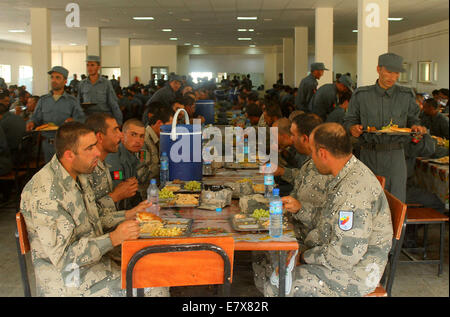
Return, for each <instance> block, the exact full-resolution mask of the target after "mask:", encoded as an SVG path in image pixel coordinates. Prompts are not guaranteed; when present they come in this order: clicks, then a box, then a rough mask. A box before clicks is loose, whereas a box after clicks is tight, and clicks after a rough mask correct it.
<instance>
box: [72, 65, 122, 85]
mask: <svg viewBox="0 0 450 317" xmlns="http://www.w3.org/2000/svg"><path fill="white" fill-rule="evenodd" d="M101 70H102V75H105V76H108V79H109V80H111V79H113V75H114V77H115V78H116V79H117V78H119V77H120V67H102V68H101ZM77 77H78V76H77ZM78 80H80V78H78ZM67 82H69V81H67Z"/></svg>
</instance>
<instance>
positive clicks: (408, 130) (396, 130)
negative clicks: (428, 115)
mask: <svg viewBox="0 0 450 317" xmlns="http://www.w3.org/2000/svg"><path fill="white" fill-rule="evenodd" d="M390 131H392V132H406V133H411V129H410V128H399V127H391V128H390Z"/></svg>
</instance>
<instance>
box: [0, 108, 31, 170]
mask: <svg viewBox="0 0 450 317" xmlns="http://www.w3.org/2000/svg"><path fill="white" fill-rule="evenodd" d="M0 126H1V127H2V129H3V131H4V132H5V135H6V139H7V141H8V147H9V151H10V153H11V158H12V160H13V163H14V164H21V163H22V162H24V160H25V158H24V157H19V146H20V144H21V143H22V138H23V136H24V135H25V128H26V123H25V121H23V119H22V118H21V117H19V116H18V115H16V114H14V113H12V112H10V111H8V109H7V108H6V107H5V106H4V105H1V104H0ZM22 156H24V155H22Z"/></svg>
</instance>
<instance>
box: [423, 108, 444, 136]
mask: <svg viewBox="0 0 450 317" xmlns="http://www.w3.org/2000/svg"><path fill="white" fill-rule="evenodd" d="M422 125H423V126H424V127H426V128H427V129H429V130H430V134H431V135H435V136H438V137H441V138H446V139H448V135H449V132H448V117H446V116H445V115H443V114H442V113H440V112H438V113H437V114H436V115H435V116H434V117H432V116H429V115H426V114H424V115H423V117H422Z"/></svg>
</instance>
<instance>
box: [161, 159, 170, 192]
mask: <svg viewBox="0 0 450 317" xmlns="http://www.w3.org/2000/svg"><path fill="white" fill-rule="evenodd" d="M160 162H161V168H160V171H159V183H160V185H161V186H160V188H163V187H164V186H166V183H167V182H168V181H169V158H168V157H167V154H166V152H163V153H162V154H161V158H160Z"/></svg>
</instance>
